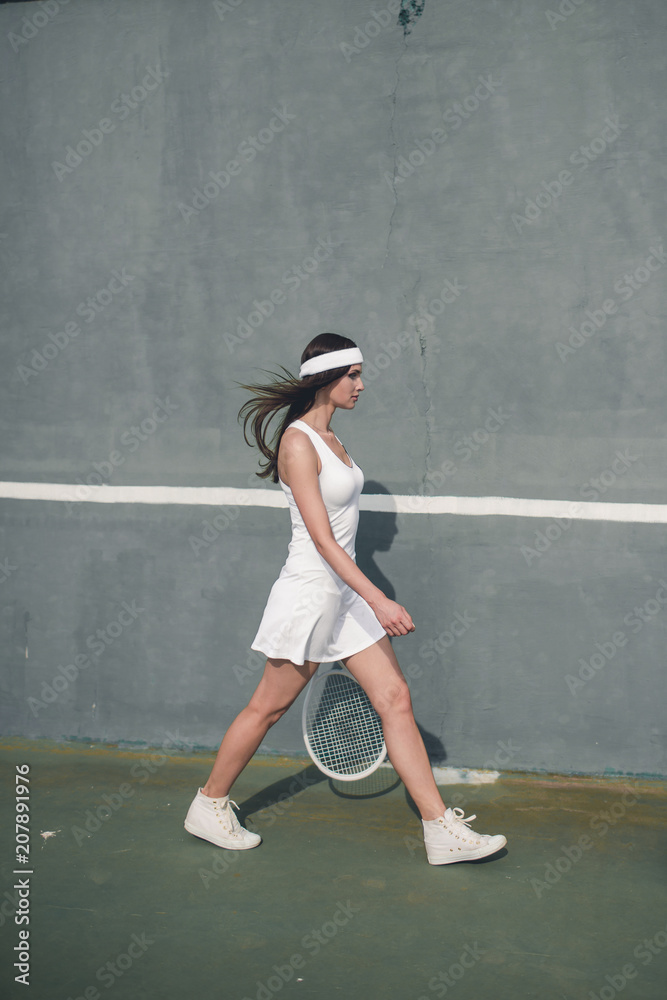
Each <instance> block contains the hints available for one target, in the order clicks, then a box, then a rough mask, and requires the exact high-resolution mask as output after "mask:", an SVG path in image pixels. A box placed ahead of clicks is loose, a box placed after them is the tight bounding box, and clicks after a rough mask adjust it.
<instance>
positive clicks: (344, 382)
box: [326, 364, 364, 410]
mask: <svg viewBox="0 0 667 1000" xmlns="http://www.w3.org/2000/svg"><path fill="white" fill-rule="evenodd" d="M326 390H327V391H328V393H329V400H330V401H331V402H332V403H333V404H334V406H335V407H337V408H339V409H341V410H353V409H354V406H355V404H356V402H357V399H358V398H359V393H360V392H363V391H364V383H363V382H362V381H361V365H360V364H356V365H351V366H350V369H349V371H348V373H347V375H343V377H342V378H339V379H337V380H336V381H335V382H332V383H331V385H328V386H326Z"/></svg>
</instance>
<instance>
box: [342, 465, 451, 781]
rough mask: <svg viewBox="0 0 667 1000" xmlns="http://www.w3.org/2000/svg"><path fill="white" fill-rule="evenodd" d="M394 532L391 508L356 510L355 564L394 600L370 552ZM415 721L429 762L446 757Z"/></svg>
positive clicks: (372, 486) (372, 484)
mask: <svg viewBox="0 0 667 1000" xmlns="http://www.w3.org/2000/svg"><path fill="white" fill-rule="evenodd" d="M364 493H365V494H369V495H374V496H377V495H382V496H390V495H391V494H390V492H389V490H388V489H387V487H386V486H383V485H382V483H379V482H377V480H375V479H369V480H368V481H367V482H366V483H365V484H364ZM397 534H398V525H397V518H396V514H395V512H393V511H387V512H385V511H368V510H362V511H360V512H359V528H358V529H357V544H356V548H357V565H358V566H359V569H360V570H361V571H362V573H364V574H365V575H366V576H367V577H368V579H369V580H370V581H371V583H374V584H375V586H376V587H379V588H380V590H381V591H382V592H383V593H384V594H386V595H387V597H389V598H391V600H392V601H395V600H396V588H395V587H394V586H393V584H392V582H391V581H390V580H389V579H388V578H387V577H386V576H385V575H384V573H383V572H382V570H381V569H380V567H379V566H378V565H377V563H376V562H375V559H374V556H375V553H376V552H388V551H389V549H390V548H391V546H392V545H393V542H394V539H395V538H396V535H397ZM390 641H391V640H390ZM417 725H418V728H419V732H420V733H421V735H422V739H423V740H424V745H425V747H426V752H427V753H428V756H429V760H430V761H431V763H432V764H442V763H443V762H444V761H445V760H446V759H447V751H446V750H445V747H444V745H443V743H442V740H441V739H440V738H439V737H438V736H436V735H435V733H431V732H429V731H428V730H426V729H424V728H423V727H422V726H420V725H419V723H417Z"/></svg>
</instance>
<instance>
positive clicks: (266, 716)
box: [248, 698, 296, 728]
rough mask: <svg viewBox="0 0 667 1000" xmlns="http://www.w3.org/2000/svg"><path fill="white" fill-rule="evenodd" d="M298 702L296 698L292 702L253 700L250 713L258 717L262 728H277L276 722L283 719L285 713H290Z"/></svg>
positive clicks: (249, 708)
mask: <svg viewBox="0 0 667 1000" xmlns="http://www.w3.org/2000/svg"><path fill="white" fill-rule="evenodd" d="M295 701H296V698H292V699H291V700H290V701H288V702H286V701H284V700H281V701H264V700H263V699H259V698H257V699H253V700H251V702H250V704H249V705H248V711H249V712H252V713H253V715H255V716H256V719H257V722H258V723H259V724H260V725H262V726H268V727H269V728H271V726H275V724H276V722H278V721H279V720H280V719H282V717H283V715H284V714H285V712H287V711H289V709H290V708H291V706H292V705H293V704H294V702H295Z"/></svg>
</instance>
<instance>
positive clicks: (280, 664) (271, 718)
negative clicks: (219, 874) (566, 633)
mask: <svg viewBox="0 0 667 1000" xmlns="http://www.w3.org/2000/svg"><path fill="white" fill-rule="evenodd" d="M362 361H363V358H362V355H361V351H360V350H359V349H358V347H357V346H356V344H354V342H353V341H351V340H348V339H347V338H346V337H340V336H338V335H337V334H333V333H324V334H321V335H320V336H318V337H316V338H315V339H314V340H312V341H311V342H310V344H308V346H307V347H306V349H305V351H304V352H303V354H302V356H301V369H300V372H299V378H298V379H296V378H294V377H292V376H290V375H289V373H288V372H287V371H286V370H285V369H283V370H284V371H285V372H286V375H288V376H289V377H287V378H286V379H284V380H279V381H276V382H274V383H273V384H271V385H263V386H244V388H246V389H248V390H250V391H252V392H254V393H255V395H254V396H253V398H252V399H250V400H248V401H247V402H246V403H245V404H244V405H243V406H242V407H241V411H240V413H239V416H241V415H244V418H245V419H244V435H245V437H246V442H248V437H247V430H248V422H249V421H251V429H252V432H253V435H254V438H255V440H256V442H257V445H258V447H259V449H260V451H261V452H262V454H263V455H264V457H265V458H266V463H265V468H264V471H263V472H259V473H257V475H259V476H262V477H271V478H272V480H273V482H280V485H281V486H282V488H283V490H284V492H285V494H286V496H287V500H288V503H289V508H290V514H291V519H292V540H291V542H290V545H289V550H288V557H287V562H286V563H285V565H284V566H283V569H282V571H281V573H280V576H279V578H278V580H277V581H276V582H275V584H274V585H273V588H272V590H271V593H270V595H269V600H268V603H267V605H266V609H265V611H264V616H263V618H262V621H261V624H260V626H259V631H258V633H257V636H256V637H255V640H254V641H253V643H252V648H253V649H256V650H259V651H261V652H263V653H264V654H265V655H266V656H267V661H266V667H265V669H264V674H263V676H262V678H261V680H260V682H259V684H258V686H257V689H256V690H255V693H254V694H253V696H252V698H251V699H250V702H249V703H248V705H247V706H246V708H244V709H243V711H242V712H241V713H240V714H239V715H238V716H237V717H236V719H235V720H234V722H233V723H232V724H231V726H230V727H229V729H228V730H227V732H226V734H225V737H224V739H223V741H222V743H221V745H220V749H219V751H218V755H217V757H216V760H215V763H214V765H213V769H212V771H211V774H210V776H209V778H208V781H207V782H206V784H205V785H204V786H203V788H200V789H199V790H198V792H197V795H196V796H195V798H194V800H193V802H192V804H191V806H190V809H189V811H188V814H187V817H186V820H185V829H186V830H188V831H189V832H190V833H192V834H194V835H195V836H197V837H201V838H203V839H204V840H208V841H210V842H211V843H212V844H216V845H218V846H219V847H227V848H231V849H234V850H245V849H247V848H251V847H256V846H257V845H258V844H259V843H260V842H261V837H260V836H259V835H258V834H256V833H252V832H250V831H249V830H245V829H244V828H243V827H242V826H241V825H240V823H239V821H238V819H237V817H236V815H235V813H234V812H233V810H232V806H233V805H234V804H235V803H232V802H231V801H230V798H229V793H230V790H231V787H232V785H233V783H234V781H235V780H236V778H237V777H238V775H239V774H240V773H241V771H242V770H243V768H244V767H245V766H246V764H247V763H248V761H249V760H250V758H251V757H252V756H253V755H254V753H255V751H256V750H257V749H258V747H259V745H260V743H261V742H262V740H263V739H264V737H265V735H266V733H267V732H268V730H269V728H270V727H271V726H273V725H274V724H275V723H276V722H277V721H278V719H280V717H281V716H282V715H283V714H284V713H285V712H286V711H287V709H288V708H289V707H290V705H291V704H292V703H293V702H294V700H295V699H296V697H297V695H299V693H300V692H301V691H302V690H303V688H304V687H305V686H306V684H307V683H308V681H309V680H310V679H311V677H312V676H313V674H314V673H315V671H316V670H317V667H318V665H319V664H320V663H321V662H325V663H331V662H335V661H337V660H342V661H343V663H344V664H345V666H346V667H347V669H348V670H349V671H350V673H351V674H352V675H353V676H354V677H355V678H356V679H357V680H358V681H359V683H360V684H361V686H362V687H363V688H364V690H365V691H366V693H367V694H368V696H369V698H370V700H371V702H372V704H373V705H374V707H375V709H376V711H377V712H378V714H379V715H380V718H381V719H382V726H383V730H384V737H385V742H386V745H387V750H388V753H389V758H390V760H391V763H392V765H393V767H394V768H395V770H396V771H397V773H398V775H399V776H400V778H401V779H402V781H403V783H404V785H405V787H406V788H407V790H408V792H409V793H410V795H411V796H412V799H413V800H414V802H415V803H416V805H417V808H418V809H419V811H420V813H421V816H422V822H423V829H424V842H425V846H426V853H427V857H428V860H429V862H430V863H431V864H433V865H443V864H449V863H451V862H454V861H466V860H470V859H472V858H483V857H486V856H487V855H489V854H494V853H495V852H496V851H498V850H500V848H501V847H504V845H505V843H506V840H505V837H503V836H501V835H498V836H488V835H486V834H478V833H475V832H474V831H473V830H472V829H471V828H470V825H469V824H470V822H472V820H474V819H475V817H474V816H470V817H469V818H468V819H466V818H465V816H464V812H463V810H462V809H446V808H445V804H444V802H443V800H442V798H441V797H440V793H439V791H438V787H437V785H436V783H435V780H434V778H433V773H432V771H431V766H430V764H429V760H428V756H427V753H426V749H425V747H424V743H423V741H422V738H421V735H420V733H419V730H418V728H417V725H416V723H415V720H414V716H413V714H412V704H411V701H410V692H409V690H408V686H407V683H406V681H405V679H404V677H403V674H402V673H401V669H400V667H399V665H398V662H397V660H396V656H395V655H394V651H393V649H392V646H391V643H390V642H389V636H399V635H407V633H408V632H413V631H414V628H415V626H414V623H413V621H412V618H411V617H410V615H409V613H408V612H407V611H406V610H405V608H404V607H402V606H401V605H400V604H397V603H396V602H395V601H392V600H390V599H389V598H388V597H386V596H385V595H384V594H383V593H382V591H381V590H379V589H378V588H377V587H376V586H374V585H373V584H372V583H371V581H370V580H369V579H368V578H367V577H366V576H365V575H364V574H363V573H362V572H361V570H360V569H359V567H358V566H357V565H356V562H355V536H356V530H357V522H358V518H359V494H360V493H361V489H362V486H363V483H364V477H363V473H362V471H361V469H360V468H359V467H358V466H357V465H356V464H355V462H354V461H353V460H352V459H351V458H350V456H349V455H348V453H347V451H346V450H345V448H344V447H343V445H342V444H341V442H340V441H339V440H338V438H337V437H336V435H335V434H334V432H333V431H332V430H331V426H330V425H331V418H332V417H333V415H334V413H335V412H336V410H353V409H354V407H355V405H356V402H357V400H358V398H359V394H360V393H361V392H363V389H364V385H363V381H362V374H361V371H362ZM285 408H287V413H286V414H285V416H284V418H283V420H282V423H281V425H280V427H279V429H278V433H277V434H276V437H275V441H274V443H272V444H269V443H267V425H268V423H270V421H271V419H272V417H274V416H275V415H276V414H277V413H279V412H280V411H281V410H283V409H285ZM248 443H250V442H248ZM315 595H317V598H316V597H315Z"/></svg>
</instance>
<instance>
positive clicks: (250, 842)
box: [183, 788, 262, 851]
mask: <svg viewBox="0 0 667 1000" xmlns="http://www.w3.org/2000/svg"><path fill="white" fill-rule="evenodd" d="M232 806H234V807H235V808H236V809H238V806H237V805H236V802H231V801H230V798H229V795H225V796H223V797H222V798H220V799H212V798H209V796H208V795H204V793H203V791H202V790H201V788H200V789H199V791H198V792H197V794H196V795H195V797H194V799H193V800H192V804H191V805H190V808H189V809H188V814H187V816H186V817H185V823H184V824H183V825H184V827H185V829H186V830H187V831H188V833H192V834H194V835H195V837H201V839H202V840H208V841H210V842H211V843H212V844H215V845H216V847H228V848H230V849H231V850H233V851H247V850H249V849H250V848H251V847H257V845H258V844H261V842H262V838H261V837H260V835H259V834H258V833H251V832H250V830H245V829H244V828H243V827H242V826H241V824H240V823H239V821H238V819H237V818H236V813H235V812H234V811H233V809H232Z"/></svg>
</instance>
